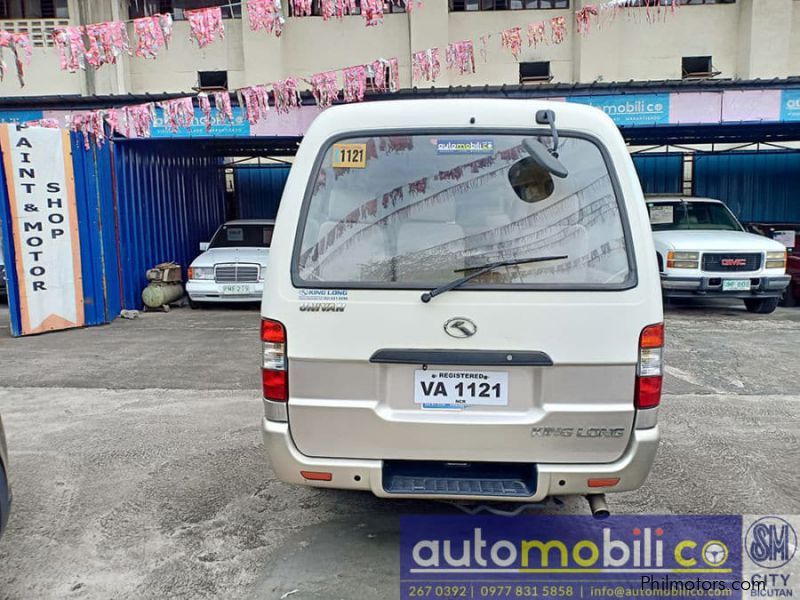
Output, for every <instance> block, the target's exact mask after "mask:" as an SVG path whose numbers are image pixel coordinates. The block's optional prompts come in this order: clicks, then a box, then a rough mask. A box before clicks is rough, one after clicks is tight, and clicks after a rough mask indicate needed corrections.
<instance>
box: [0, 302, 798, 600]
mask: <svg viewBox="0 0 800 600" xmlns="http://www.w3.org/2000/svg"><path fill="white" fill-rule="evenodd" d="M7 318H8V313H7V310H6V307H5V306H2V305H0V412H1V413H2V415H3V418H4V420H5V422H6V433H7V435H8V441H9V444H10V450H11V461H12V465H11V467H12V473H11V476H12V486H13V489H14V493H15V498H14V511H13V514H12V517H11V521H10V524H9V529H8V531H7V533H6V536H5V537H4V538H3V539H2V541H0V599H9V598H13V599H17V598H20V599H22V598H24V599H28V598H42V599H45V598H98V599H99V598H104V599H105V598H119V599H123V598H136V599H140V598H167V597H169V598H226V599H235V598H259V599H271V598H280V597H281V596H282V595H283V594H285V593H287V592H291V591H293V590H298V591H297V592H296V593H295V594H293V595H291V596H289V597H290V598H291V600H301V599H307V598H315V599H316V598H319V599H323V598H325V599H336V598H394V597H397V595H398V582H397V577H398V572H399V558H398V545H397V544H398V516H399V515H400V514H401V513H421V512H428V513H429V512H437V513H448V512H452V510H453V509H452V508H450V507H447V506H444V505H441V504H433V503H423V502H398V501H395V502H390V501H386V500H378V499H376V498H374V497H372V496H371V495H368V494H360V493H349V492H330V491H316V490H312V489H307V488H298V487H291V486H287V485H284V484H282V483H280V482H277V481H275V480H274V479H273V477H272V473H271V471H270V468H269V465H268V463H267V462H266V461H265V459H264V457H263V455H262V449H261V443H260V438H259V429H258V426H259V418H260V414H261V406H260V401H259V377H258V371H257V368H258V360H259V358H258V352H259V342H258V319H259V315H258V312H257V310H254V309H252V308H244V309H242V308H240V309H234V310H228V309H214V310H202V311H190V310H188V309H182V310H174V311H172V312H170V313H169V314H160V313H156V314H146V315H143V317H142V318H141V319H139V320H135V321H125V320H117V321H115V322H114V323H113V324H112V325H110V326H106V327H98V328H92V329H85V330H78V331H70V332H61V333H54V334H49V335H45V336H39V337H33V338H25V339H18V340H12V339H11V338H9V337H8V334H7ZM667 327H668V347H667V351H666V359H667V364H668V365H669V366H668V367H667V379H666V384H665V385H666V387H665V391H666V396H665V397H664V400H663V404H662V406H663V408H662V412H661V415H662V417H661V422H662V425H663V442H662V446H661V450H660V452H659V455H658V458H657V461H656V465H655V469H654V471H653V473H652V474H651V476H650V478H649V480H648V482H647V484H646V485H645V486H644V487H643V488H642V489H640V490H639V491H637V492H631V493H625V494H620V495H616V496H613V497H612V498H611V499H610V504H611V508H612V511H614V512H619V513H622V512H649V513H683V512H686V513H748V512H749V513H759V514H762V513H773V514H774V513H778V514H780V513H798V512H800V473H799V472H798V467H797V465H798V464H800V425H798V424H799V423H800V377H799V376H798V367H799V366H800V363H798V353H800V310H798V309H779V310H778V312H776V313H775V314H773V315H770V316H754V315H750V314H748V313H746V312H744V310H742V309H740V308H739V307H738V306H735V307H724V306H714V307H710V308H709V307H697V306H682V307H678V308H671V309H670V310H669V311H668V312H667ZM546 510H547V511H550V512H559V513H584V514H585V513H586V512H587V511H586V507H585V506H584V502H583V501H582V500H579V499H575V500H569V501H567V502H566V503H565V504H564V505H563V506H558V505H555V504H552V505H551V506H550V508H548V509H546Z"/></svg>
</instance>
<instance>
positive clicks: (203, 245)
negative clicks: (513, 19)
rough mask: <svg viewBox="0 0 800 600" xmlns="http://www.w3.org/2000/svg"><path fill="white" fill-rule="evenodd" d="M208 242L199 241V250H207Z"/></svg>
mask: <svg viewBox="0 0 800 600" xmlns="http://www.w3.org/2000/svg"><path fill="white" fill-rule="evenodd" d="M209 244H210V242H200V252H205V251H206V250H208V246H209Z"/></svg>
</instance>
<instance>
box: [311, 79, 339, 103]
mask: <svg viewBox="0 0 800 600" xmlns="http://www.w3.org/2000/svg"><path fill="white" fill-rule="evenodd" d="M311 93H312V94H313V96H314V100H316V101H317V106H319V107H320V108H328V107H329V106H331V105H332V104H333V103H334V102H335V101H336V100H338V99H339V84H338V82H337V80H336V71H325V72H323V73H316V74H314V75H312V76H311Z"/></svg>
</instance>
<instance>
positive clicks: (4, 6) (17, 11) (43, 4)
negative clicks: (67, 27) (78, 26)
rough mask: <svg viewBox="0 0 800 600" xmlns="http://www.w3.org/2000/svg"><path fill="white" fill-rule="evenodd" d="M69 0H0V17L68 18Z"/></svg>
mask: <svg viewBox="0 0 800 600" xmlns="http://www.w3.org/2000/svg"><path fill="white" fill-rule="evenodd" d="M67 1H68V0H0V19H68V18H69V8H68V7H67Z"/></svg>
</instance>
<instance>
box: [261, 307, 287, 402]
mask: <svg viewBox="0 0 800 600" xmlns="http://www.w3.org/2000/svg"><path fill="white" fill-rule="evenodd" d="M261 342H262V346H263V362H262V364H261V367H262V368H261V384H262V391H263V394H264V398H266V399H267V400H272V401H273V402H286V401H288V400H289V374H288V370H287V364H286V328H285V327H284V326H283V323H281V322H279V321H273V320H272V319H262V320H261Z"/></svg>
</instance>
